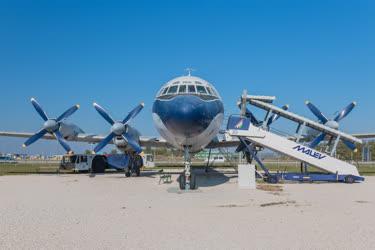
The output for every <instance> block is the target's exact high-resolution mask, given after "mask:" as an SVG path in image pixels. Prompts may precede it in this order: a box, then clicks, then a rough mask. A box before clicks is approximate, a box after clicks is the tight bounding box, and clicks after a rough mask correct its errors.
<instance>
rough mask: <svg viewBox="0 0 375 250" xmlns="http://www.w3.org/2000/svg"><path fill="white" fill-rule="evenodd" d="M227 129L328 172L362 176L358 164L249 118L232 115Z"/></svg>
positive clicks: (229, 131) (234, 134)
mask: <svg viewBox="0 0 375 250" xmlns="http://www.w3.org/2000/svg"><path fill="white" fill-rule="evenodd" d="M227 130H228V133H229V135H231V136H236V137H240V138H246V139H247V140H249V141H251V142H253V143H254V144H256V145H261V146H263V147H265V148H268V149H270V150H273V151H275V152H278V153H281V154H284V155H287V156H289V157H292V158H294V159H296V160H299V161H301V162H304V163H307V164H308V165H311V166H314V167H316V168H317V169H320V170H323V171H326V172H328V173H331V174H336V175H341V176H355V177H360V174H359V172H358V169H357V167H356V166H354V165H352V164H349V163H347V162H345V161H341V160H339V159H337V158H335V157H332V156H330V155H327V154H324V153H321V152H319V151H316V150H315V149H312V148H309V147H308V146H305V145H303V144H300V143H297V142H294V141H291V140H289V139H287V138H285V137H283V136H280V135H277V134H275V133H272V132H270V131H267V130H265V129H264V128H262V127H256V126H254V125H252V124H251V122H250V120H249V119H248V118H245V117H240V116H232V117H231V118H230V119H229V121H228V127H227Z"/></svg>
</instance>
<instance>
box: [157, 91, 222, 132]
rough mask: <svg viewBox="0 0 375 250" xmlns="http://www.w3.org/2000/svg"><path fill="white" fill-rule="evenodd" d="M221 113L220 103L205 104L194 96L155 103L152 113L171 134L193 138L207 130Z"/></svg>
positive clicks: (178, 97)
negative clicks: (156, 115)
mask: <svg viewBox="0 0 375 250" xmlns="http://www.w3.org/2000/svg"><path fill="white" fill-rule="evenodd" d="M222 111H223V107H222V104H221V102H205V101H203V100H201V99H200V98H199V97H196V96H177V97H175V98H174V99H172V100H169V101H158V100H157V101H156V102H155V103H154V107H153V112H154V113H156V114H158V116H159V117H160V119H161V120H162V122H163V123H164V125H165V127H166V128H167V129H168V130H169V131H170V132H171V133H173V134H175V135H178V136H183V137H193V136H197V135H199V134H201V133H202V132H203V131H204V130H206V129H207V128H208V126H209V125H210V123H211V121H212V120H213V119H214V118H215V117H216V115H217V114H219V113H220V112H222Z"/></svg>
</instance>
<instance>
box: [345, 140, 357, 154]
mask: <svg viewBox="0 0 375 250" xmlns="http://www.w3.org/2000/svg"><path fill="white" fill-rule="evenodd" d="M343 143H344V144H345V145H346V146H347V147H348V148H349V149H350V150H352V151H354V152H356V151H357V147H356V145H355V144H354V143H353V142H351V141H347V140H343Z"/></svg>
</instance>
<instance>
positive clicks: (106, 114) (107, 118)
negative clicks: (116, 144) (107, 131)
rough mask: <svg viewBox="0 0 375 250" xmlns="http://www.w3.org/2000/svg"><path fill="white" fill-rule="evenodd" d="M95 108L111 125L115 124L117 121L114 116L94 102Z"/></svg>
mask: <svg viewBox="0 0 375 250" xmlns="http://www.w3.org/2000/svg"><path fill="white" fill-rule="evenodd" d="M93 105H94V108H95V109H96V111H98V113H99V114H100V115H101V116H102V117H103V118H104V119H105V120H106V121H107V122H108V123H109V124H111V125H113V124H114V123H115V121H114V120H113V119H112V117H111V116H110V115H109V114H108V112H107V111H106V110H105V109H103V108H102V107H100V106H99V104H97V103H95V102H94V104H93Z"/></svg>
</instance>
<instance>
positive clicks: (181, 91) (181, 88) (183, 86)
mask: <svg viewBox="0 0 375 250" xmlns="http://www.w3.org/2000/svg"><path fill="white" fill-rule="evenodd" d="M178 93H186V85H180V88H179V89H178Z"/></svg>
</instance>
